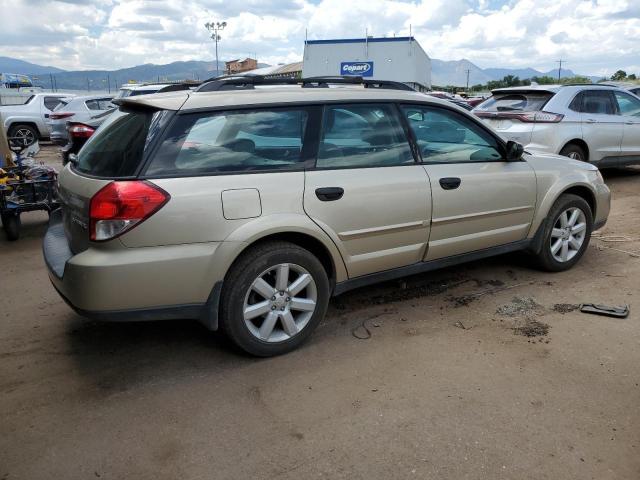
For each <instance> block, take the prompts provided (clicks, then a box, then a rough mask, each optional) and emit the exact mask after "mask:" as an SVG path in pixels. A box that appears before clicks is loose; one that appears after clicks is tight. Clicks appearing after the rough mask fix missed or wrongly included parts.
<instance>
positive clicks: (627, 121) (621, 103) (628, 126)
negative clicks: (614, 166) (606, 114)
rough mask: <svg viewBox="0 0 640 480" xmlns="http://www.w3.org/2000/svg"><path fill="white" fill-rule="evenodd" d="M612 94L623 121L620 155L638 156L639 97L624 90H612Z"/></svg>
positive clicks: (639, 141)
mask: <svg viewBox="0 0 640 480" xmlns="http://www.w3.org/2000/svg"><path fill="white" fill-rule="evenodd" d="M614 96H615V99H616V102H617V106H618V113H619V114H620V115H621V116H622V119H623V121H624V132H623V134H622V144H621V148H620V155H621V156H624V157H628V156H633V157H637V156H640V99H638V98H636V97H634V96H633V95H629V94H628V93H626V92H614Z"/></svg>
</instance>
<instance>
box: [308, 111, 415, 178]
mask: <svg viewBox="0 0 640 480" xmlns="http://www.w3.org/2000/svg"><path fill="white" fill-rule="evenodd" d="M412 163H414V159H413V155H412V153H411V148H410V146H409V142H408V141H407V138H406V136H405V134H404V131H403V130H402V127H401V124H400V121H399V119H398V118H397V114H396V110H395V107H394V106H393V105H371V104H354V105H328V106H326V107H325V108H324V113H323V119H322V134H321V138H320V146H319V149H318V160H317V163H316V166H317V167H318V168H361V167H386V166H393V165H404V164H412Z"/></svg>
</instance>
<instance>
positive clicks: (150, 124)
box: [75, 110, 168, 178]
mask: <svg viewBox="0 0 640 480" xmlns="http://www.w3.org/2000/svg"><path fill="white" fill-rule="evenodd" d="M167 116H168V112H167V111H164V110H163V111H160V112H144V111H143V112H127V111H122V110H120V111H117V112H114V113H113V114H111V115H110V116H109V117H108V118H107V119H106V120H105V122H104V123H103V124H102V125H101V127H100V128H99V129H98V130H97V131H96V133H95V134H93V135H92V136H91V138H89V140H88V141H87V143H86V144H85V145H84V147H82V149H81V150H80V152H79V154H78V165H77V166H76V167H75V168H76V169H77V170H78V171H80V172H83V173H88V174H91V175H95V176H97V177H114V178H118V177H129V176H132V175H134V174H135V173H136V171H137V169H138V167H139V166H140V163H141V162H142V159H143V156H144V153H145V151H146V149H147V147H148V145H149V143H150V142H151V140H153V138H155V136H156V135H157V134H158V132H159V131H160V130H161V126H162V125H163V124H164V121H165V119H166V118H167Z"/></svg>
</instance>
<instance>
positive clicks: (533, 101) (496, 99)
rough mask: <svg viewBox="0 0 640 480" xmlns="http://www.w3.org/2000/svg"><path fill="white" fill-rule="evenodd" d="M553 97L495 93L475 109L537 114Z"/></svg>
mask: <svg viewBox="0 0 640 480" xmlns="http://www.w3.org/2000/svg"><path fill="white" fill-rule="evenodd" d="M553 95H554V94H553V93H552V92H509V93H495V94H494V95H493V96H492V97H489V98H488V99H487V100H485V101H484V102H482V103H481V104H480V105H478V106H477V107H476V109H478V110H483V111H486V112H538V111H540V110H542V108H543V107H544V106H545V105H546V103H547V102H548V101H549V99H550V98H551V97H553Z"/></svg>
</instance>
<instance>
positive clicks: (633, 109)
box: [614, 92, 640, 117]
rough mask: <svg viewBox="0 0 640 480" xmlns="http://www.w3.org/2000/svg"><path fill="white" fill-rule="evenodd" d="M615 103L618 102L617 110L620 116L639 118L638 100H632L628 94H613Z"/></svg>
mask: <svg viewBox="0 0 640 480" xmlns="http://www.w3.org/2000/svg"><path fill="white" fill-rule="evenodd" d="M614 95H615V97H616V101H617V102H618V110H619V111H620V115H626V116H630V117H640V99H638V98H634V97H633V96H631V95H629V94H628V93H624V92H614Z"/></svg>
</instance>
